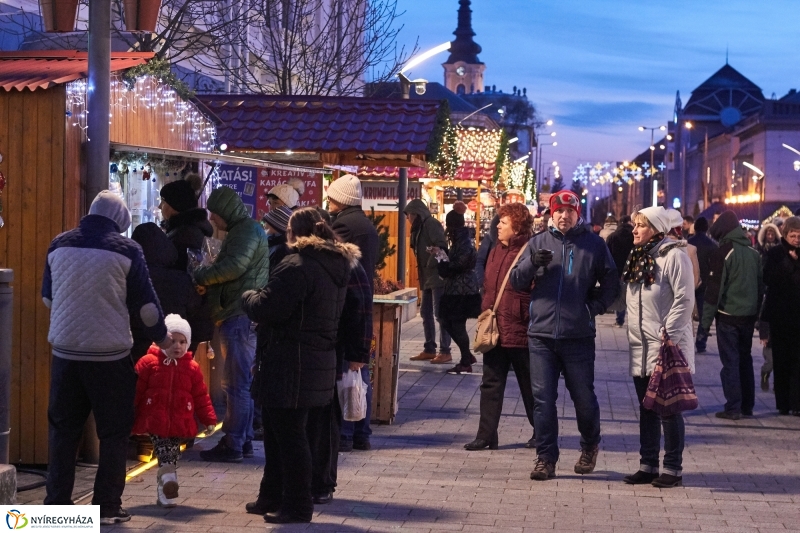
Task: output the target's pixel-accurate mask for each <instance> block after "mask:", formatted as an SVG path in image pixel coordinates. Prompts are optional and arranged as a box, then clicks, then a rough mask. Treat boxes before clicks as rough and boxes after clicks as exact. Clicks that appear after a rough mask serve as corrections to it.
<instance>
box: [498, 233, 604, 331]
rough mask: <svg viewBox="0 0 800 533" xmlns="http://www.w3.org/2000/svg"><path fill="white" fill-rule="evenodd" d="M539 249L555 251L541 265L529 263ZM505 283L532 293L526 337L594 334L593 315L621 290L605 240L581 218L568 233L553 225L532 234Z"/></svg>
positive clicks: (602, 309)
mask: <svg viewBox="0 0 800 533" xmlns="http://www.w3.org/2000/svg"><path fill="white" fill-rule="evenodd" d="M542 248H544V249H546V250H552V251H553V253H554V255H553V261H552V262H551V263H550V264H549V265H547V267H546V268H544V269H540V268H538V267H536V266H535V265H534V264H533V254H534V253H535V252H536V250H539V249H542ZM534 280H535V284H534ZM509 282H510V283H511V285H512V286H513V287H514V289H516V290H518V291H524V290H529V291H531V307H530V315H531V321H530V324H529V325H528V336H529V337H543V338H549V339H581V338H586V337H594V336H595V327H594V317H595V316H596V315H600V314H603V313H604V312H605V310H606V309H607V308H608V306H609V305H611V303H612V302H613V301H614V300H615V299H616V297H617V293H618V291H619V275H618V274H617V267H616V266H615V265H614V259H613V258H612V257H611V253H610V252H609V251H608V247H607V246H606V243H605V242H603V239H601V238H600V237H598V236H597V235H595V234H594V233H592V232H591V231H589V230H588V229H587V228H586V226H585V225H584V224H582V223H581V222H580V221H579V222H578V224H577V225H576V226H575V227H574V228H572V229H571V230H569V231H568V232H567V234H566V235H562V234H561V232H560V231H558V230H557V229H555V228H553V227H551V228H549V229H548V230H547V231H543V232H541V233H537V234H536V235H534V236H533V237H532V238H531V240H530V241H529V242H528V249H527V250H526V251H525V253H523V254H522V257H521V258H520V260H519V262H518V263H517V264H516V266H515V267H514V268H513V270H512V271H511V277H510V280H509ZM598 283H599V284H600V286H599V287H596V286H597V284H598ZM532 285H534V286H533V288H531V286H532Z"/></svg>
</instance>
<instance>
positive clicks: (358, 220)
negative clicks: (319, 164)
mask: <svg viewBox="0 0 800 533" xmlns="http://www.w3.org/2000/svg"><path fill="white" fill-rule="evenodd" d="M328 200H329V203H330V214H331V220H332V224H331V227H332V228H333V231H334V233H336V235H337V236H338V237H339V240H341V241H342V242H345V243H350V244H355V245H356V246H358V249H359V251H360V252H361V259H359V261H360V263H361V266H362V268H363V269H364V272H365V273H366V274H367V276H368V277H369V280H370V283H369V285H368V288H369V291H370V292H369V297H370V298H372V294H373V286H374V280H375V274H376V273H375V265H376V263H377V261H378V250H379V249H380V237H378V230H377V229H375V225H374V224H373V223H372V221H371V220H370V219H368V218H367V215H366V214H365V213H364V210H363V209H361V202H362V200H363V194H362V190H361V181H360V180H359V179H358V178H356V177H355V176H352V175H350V174H345V175H344V176H341V177H340V178H339V179H337V180H335V181H334V182H333V183H331V184H330V185H329V186H328ZM367 320H369V321H370V328H371V327H372V324H371V322H372V315H371V314H370V315H369V317H367ZM367 362H369V361H367ZM360 370H361V379H363V380H364V382H365V383H366V384H367V416H366V417H365V418H364V419H363V420H360V421H358V422H344V421H343V423H342V434H341V442H340V443H339V448H340V450H341V451H351V450H353V449H356V450H369V449H370V448H371V446H370V442H369V439H370V436H372V429H371V428H370V418H371V417H372V381H371V380H370V374H369V365H361V367H360Z"/></svg>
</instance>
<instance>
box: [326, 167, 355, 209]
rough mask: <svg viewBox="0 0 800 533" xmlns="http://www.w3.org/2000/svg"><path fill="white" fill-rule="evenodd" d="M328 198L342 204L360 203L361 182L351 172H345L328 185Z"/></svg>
mask: <svg viewBox="0 0 800 533" xmlns="http://www.w3.org/2000/svg"><path fill="white" fill-rule="evenodd" d="M328 198H330V199H331V200H333V201H334V202H336V203H338V204H342V205H361V182H360V181H359V179H358V178H357V177H355V176H353V175H352V174H345V175H344V176H342V177H340V178H339V179H338V180H334V181H333V182H332V183H331V184H330V185H328Z"/></svg>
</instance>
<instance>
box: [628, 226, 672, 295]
mask: <svg viewBox="0 0 800 533" xmlns="http://www.w3.org/2000/svg"><path fill="white" fill-rule="evenodd" d="M662 240H664V234H663V233H656V234H655V235H653V236H652V237H651V238H650V240H649V241H647V242H646V243H645V244H644V245H643V246H636V247H634V248H633V250H631V253H630V254H629V255H628V260H627V261H625V270H624V271H623V273H622V280H623V281H627V282H628V283H641V284H642V285H644V286H645V287H649V286H650V285H652V284H653V282H654V281H655V280H656V262H655V259H653V256H652V255H650V250H652V249H653V248H655V246H656V245H657V244H658V243H660V242H661V241H662Z"/></svg>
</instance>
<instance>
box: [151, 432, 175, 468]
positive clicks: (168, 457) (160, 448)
mask: <svg viewBox="0 0 800 533" xmlns="http://www.w3.org/2000/svg"><path fill="white" fill-rule="evenodd" d="M150 440H151V441H153V455H155V456H156V457H157V458H158V466H164V465H173V466H177V465H178V459H179V458H180V456H181V439H180V438H179V437H159V436H158V435H150Z"/></svg>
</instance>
